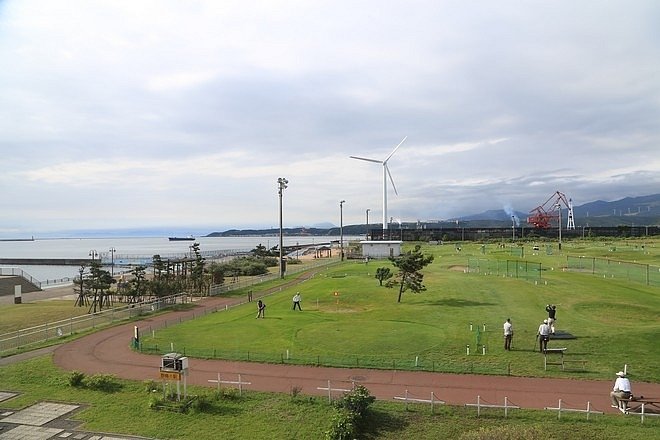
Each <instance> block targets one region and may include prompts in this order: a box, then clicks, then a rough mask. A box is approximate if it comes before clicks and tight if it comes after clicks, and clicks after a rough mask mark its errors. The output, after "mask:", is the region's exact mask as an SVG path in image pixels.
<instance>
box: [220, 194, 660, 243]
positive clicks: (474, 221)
mask: <svg viewBox="0 0 660 440" xmlns="http://www.w3.org/2000/svg"><path fill="white" fill-rule="evenodd" d="M562 212H563V217H562V223H563V224H564V225H565V224H566V223H565V222H566V217H565V216H566V209H563V210H562ZM512 215H514V216H516V217H517V219H518V221H519V226H523V227H531V225H529V224H528V223H527V217H528V215H529V213H527V212H521V211H512V210H505V209H490V210H488V211H484V212H482V213H479V214H471V215H465V216H462V217H458V218H454V219H448V220H443V221H439V222H415V223H410V222H408V223H406V222H403V223H402V224H401V225H399V224H398V223H397V224H395V225H394V226H392V227H393V228H396V229H398V228H403V229H416V228H422V227H425V228H455V227H457V225H458V227H463V228H502V227H507V228H508V227H511V222H512V220H511V216H512ZM573 215H574V220H575V225H576V226H578V227H579V226H622V225H628V226H653V225H660V194H653V195H649V196H641V197H626V198H623V199H620V200H615V201H612V202H605V201H602V200H597V201H595V202H589V203H585V204H583V205H579V206H574V207H573ZM457 222H458V223H457ZM379 227H380V224H370V225H369V226H368V228H367V225H365V224H362V225H344V231H343V232H344V235H348V236H351V235H352V236H357V235H364V234H366V233H367V232H368V231H367V229H377V228H379ZM283 232H284V235H289V236H300V235H303V236H304V235H311V236H338V235H339V234H340V231H339V227H338V226H335V225H333V224H332V223H320V224H317V225H315V227H310V228H305V227H299V228H285V229H284V230H283ZM248 235H252V236H260V235H263V236H267V235H270V236H272V235H279V229H276V228H270V229H232V230H229V231H225V232H213V233H211V234H208V235H207V237H232V236H248Z"/></svg>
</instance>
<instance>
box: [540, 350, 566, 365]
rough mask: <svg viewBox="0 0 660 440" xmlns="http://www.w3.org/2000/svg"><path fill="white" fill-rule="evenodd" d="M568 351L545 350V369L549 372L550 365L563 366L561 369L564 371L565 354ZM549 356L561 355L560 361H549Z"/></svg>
mask: <svg viewBox="0 0 660 440" xmlns="http://www.w3.org/2000/svg"><path fill="white" fill-rule="evenodd" d="M566 350H567V348H566V347H564V348H546V349H545V350H543V369H544V370H547V369H548V365H561V369H562V370H563V369H564V352H565V351H566ZM549 354H558V355H559V361H558V362H555V361H548V355H549Z"/></svg>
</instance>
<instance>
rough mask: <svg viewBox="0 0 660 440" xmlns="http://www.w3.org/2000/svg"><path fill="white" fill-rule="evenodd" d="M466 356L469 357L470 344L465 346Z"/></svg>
mask: <svg viewBox="0 0 660 440" xmlns="http://www.w3.org/2000/svg"><path fill="white" fill-rule="evenodd" d="M467 355H468V356H470V344H468V345H467Z"/></svg>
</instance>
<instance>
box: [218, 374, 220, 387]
mask: <svg viewBox="0 0 660 440" xmlns="http://www.w3.org/2000/svg"><path fill="white" fill-rule="evenodd" d="M218 391H220V373H218Z"/></svg>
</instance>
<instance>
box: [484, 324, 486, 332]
mask: <svg viewBox="0 0 660 440" xmlns="http://www.w3.org/2000/svg"><path fill="white" fill-rule="evenodd" d="M484 331H486V323H485V322H484Z"/></svg>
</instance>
